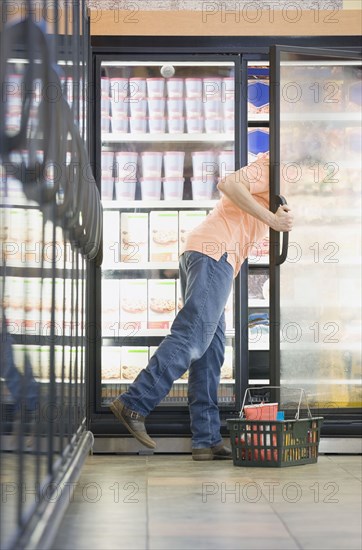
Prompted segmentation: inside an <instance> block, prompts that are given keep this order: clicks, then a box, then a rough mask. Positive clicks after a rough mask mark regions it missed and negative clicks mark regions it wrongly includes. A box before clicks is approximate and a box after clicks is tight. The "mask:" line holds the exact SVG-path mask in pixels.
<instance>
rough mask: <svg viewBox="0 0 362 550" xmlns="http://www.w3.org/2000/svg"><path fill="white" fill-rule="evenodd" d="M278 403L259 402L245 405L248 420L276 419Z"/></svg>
mask: <svg viewBox="0 0 362 550" xmlns="http://www.w3.org/2000/svg"><path fill="white" fill-rule="evenodd" d="M277 412H278V403H258V404H257V405H245V407H244V413H245V418H246V419H247V420H276V418H277Z"/></svg>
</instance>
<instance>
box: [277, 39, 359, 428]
mask: <svg viewBox="0 0 362 550" xmlns="http://www.w3.org/2000/svg"><path fill="white" fill-rule="evenodd" d="M273 55H274V58H273V71H274V72H273V75H272V76H273V79H274V81H273V84H274V86H273V93H274V97H273V104H274V105H275V117H274V119H273V121H271V122H272V136H271V149H272V153H273V156H274V169H273V181H272V184H273V185H274V192H275V194H277V193H279V192H281V193H282V195H284V196H285V197H287V199H288V203H289V204H290V207H291V208H292V209H293V213H294V219H295V226H294V229H293V231H292V233H291V234H290V237H289V247H288V256H287V260H286V261H285V263H283V265H281V266H280V269H279V266H278V265H276V267H275V270H273V275H272V284H271V292H272V302H273V314H274V315H275V316H274V319H275V321H276V322H275V329H274V334H273V336H274V338H273V340H274V342H275V345H276V349H275V350H273V359H274V365H275V367H274V382H275V383H276V384H278V385H279V384H282V386H283V385H284V386H299V387H303V388H304V389H305V390H306V391H307V393H308V395H309V400H310V404H311V405H312V406H313V407H314V408H315V409H316V410H320V411H321V412H322V413H323V415H324V416H325V418H326V420H327V421H328V419H329V418H331V417H332V416H333V415H334V418H337V410H338V421H339V422H342V421H343V418H344V416H343V415H350V418H351V419H352V418H353V416H351V415H353V414H354V413H357V412H358V410H359V411H360V409H361V403H362V392H361V166H362V164H361V60H360V59H358V58H354V56H353V55H352V54H351V55H348V54H346V53H345V54H343V53H341V52H340V53H338V52H333V51H318V50H313V49H310V48H306V49H298V48H287V47H285V48H284V47H278V48H275V50H274V51H273ZM276 83H278V85H276ZM274 237H276V235H274ZM275 248H276V247H274V246H272V250H273V251H275ZM278 256H279V250H278V251H277V252H276V253H275V254H274V255H273V263H274V264H278V263H279V261H278ZM279 342H280V346H279ZM282 398H283V396H282ZM284 399H285V400H287V399H288V398H287V395H286V394H285V395H284ZM355 419H356V417H355ZM327 424H328V423H327ZM327 424H326V426H325V429H327V428H328V425H327Z"/></svg>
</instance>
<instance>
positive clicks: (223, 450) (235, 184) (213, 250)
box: [110, 155, 293, 460]
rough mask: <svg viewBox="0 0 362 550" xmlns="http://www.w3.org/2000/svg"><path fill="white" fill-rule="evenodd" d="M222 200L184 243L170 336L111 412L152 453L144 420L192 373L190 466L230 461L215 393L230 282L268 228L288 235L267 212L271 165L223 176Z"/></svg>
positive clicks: (285, 220) (278, 217)
mask: <svg viewBox="0 0 362 550" xmlns="http://www.w3.org/2000/svg"><path fill="white" fill-rule="evenodd" d="M218 189H219V190H220V191H221V193H222V195H221V199H220V200H219V201H218V202H217V204H216V206H215V208H214V210H213V211H212V212H211V213H210V214H209V215H208V216H207V217H206V219H205V220H204V221H203V222H202V223H201V224H200V225H199V226H198V227H197V228H196V229H194V230H193V231H192V232H191V233H190V234H189V235H188V238H187V239H186V243H185V246H184V250H183V251H182V254H181V256H180V283H181V294H182V298H183V303H184V305H183V307H182V309H181V310H180V311H179V313H178V314H177V316H176V318H175V320H174V322H173V324H172V327H171V330H170V334H169V335H167V336H166V338H165V339H164V340H163V341H162V343H161V344H160V346H159V347H158V349H157V351H156V352H155V354H154V355H153V356H152V357H151V359H150V361H149V363H148V366H147V368H146V369H144V370H142V371H141V372H140V374H139V375H138V376H137V378H136V380H135V381H134V382H133V384H131V385H130V387H129V389H128V391H127V392H126V393H123V394H122V395H120V396H119V397H118V398H117V399H116V400H115V401H114V402H113V403H111V405H110V408H111V410H112V412H113V413H114V414H115V416H116V417H117V418H118V419H119V420H120V421H121V422H122V423H123V424H124V425H125V426H126V428H127V429H128V431H129V432H130V433H131V434H132V435H133V436H134V437H136V438H137V439H138V441H140V442H141V443H142V444H143V445H145V446H146V447H149V448H155V446H156V444H155V442H154V441H153V440H152V439H151V438H150V437H149V435H148V434H147V432H146V429H145V424H144V422H145V417H146V416H147V415H148V414H149V413H150V412H151V411H152V410H153V409H154V407H156V405H158V403H160V401H161V400H162V399H163V398H164V397H165V396H166V395H167V394H168V393H169V391H170V389H171V386H172V384H173V382H174V381H175V380H177V379H179V378H180V376H182V375H183V374H184V373H185V372H186V370H187V369H189V378H188V401H189V409H190V419H191V431H192V458H193V459H194V460H213V459H216V458H220V459H223V458H231V450H230V449H229V448H227V447H224V446H223V443H222V438H221V435H220V416H219V409H218V404H217V389H218V385H219V379H220V369H221V366H222V364H223V361H224V349H225V318H224V309H225V305H226V301H227V299H228V296H229V294H230V291H231V286H232V282H233V278H234V277H236V275H237V274H238V272H239V270H240V267H241V264H242V263H243V261H244V260H245V258H246V257H247V256H248V250H249V249H250V246H252V245H253V244H254V245H255V244H256V243H257V242H258V241H260V240H261V239H262V238H263V237H264V235H265V233H266V231H267V227H268V226H269V227H271V228H272V229H274V230H275V231H290V230H291V228H292V223H293V220H292V215H291V213H290V209H289V207H288V206H283V207H280V208H279V209H278V211H277V212H276V213H275V214H274V213H272V212H270V211H269V209H268V206H269V159H268V155H263V156H261V157H260V158H258V159H257V160H256V161H255V162H254V163H252V164H251V165H249V166H245V167H244V168H242V169H241V170H238V171H237V172H235V173H233V174H231V175H229V176H226V177H225V178H223V179H222V180H221V181H220V182H219V184H218Z"/></svg>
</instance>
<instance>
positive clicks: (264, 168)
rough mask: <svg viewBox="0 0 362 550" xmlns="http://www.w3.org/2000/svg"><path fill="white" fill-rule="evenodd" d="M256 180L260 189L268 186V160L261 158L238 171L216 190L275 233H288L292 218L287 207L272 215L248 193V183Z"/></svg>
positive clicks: (222, 181)
mask: <svg viewBox="0 0 362 550" xmlns="http://www.w3.org/2000/svg"><path fill="white" fill-rule="evenodd" d="M253 179H254V180H258V185H259V184H260V187H261V188H264V187H265V188H267V186H268V185H269V159H268V157H267V156H263V157H261V158H259V159H258V160H256V161H255V162H253V163H252V164H250V165H249V166H244V167H243V168H241V169H240V170H238V171H236V172H234V173H233V174H230V175H229V176H226V177H225V178H223V179H222V180H220V182H219V183H218V186H217V187H218V189H219V191H221V192H222V193H224V195H226V196H227V197H228V199H230V200H231V201H232V202H233V203H234V204H235V205H236V206H237V207H238V208H240V209H241V210H243V211H244V212H246V213H247V214H250V215H251V216H253V217H254V218H256V219H257V220H260V221H262V222H263V223H265V224H266V225H268V226H269V227H271V228H272V229H274V230H275V231H290V230H291V229H292V225H293V217H292V215H291V214H290V208H289V207H288V206H287V205H284V206H281V207H280V208H278V210H277V212H276V213H275V214H274V213H273V212H270V210H268V209H267V208H264V206H262V205H261V204H259V202H258V201H256V200H255V199H254V197H253V195H252V194H251V193H250V181H251V180H253Z"/></svg>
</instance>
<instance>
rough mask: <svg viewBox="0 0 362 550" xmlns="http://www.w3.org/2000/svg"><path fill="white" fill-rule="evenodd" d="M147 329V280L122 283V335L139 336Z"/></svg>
mask: <svg viewBox="0 0 362 550" xmlns="http://www.w3.org/2000/svg"><path fill="white" fill-rule="evenodd" d="M145 328H147V280H146V279H122V280H121V281H120V334H121V335H122V336H137V333H138V332H139V331H140V330H142V329H145Z"/></svg>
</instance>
